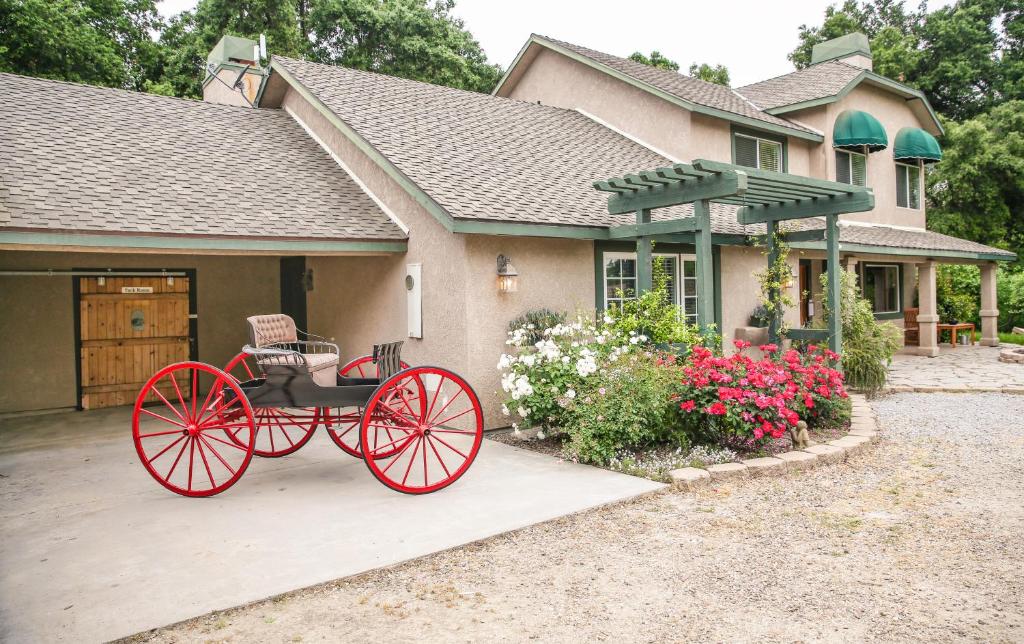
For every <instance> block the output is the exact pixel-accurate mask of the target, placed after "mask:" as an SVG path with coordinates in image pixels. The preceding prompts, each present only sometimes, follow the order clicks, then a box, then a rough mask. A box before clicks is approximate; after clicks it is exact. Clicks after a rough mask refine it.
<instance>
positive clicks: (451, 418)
mask: <svg viewBox="0 0 1024 644" xmlns="http://www.w3.org/2000/svg"><path fill="white" fill-rule="evenodd" d="M471 411H475V410H474V409H473V408H472V407H470V408H469V409H467V410H466V411H463V412H459V413H457V414H455V415H454V416H449V417H448V418H445V419H444V420H439V421H437V422H436V423H433V422H432V423H430V425H431V426H432V427H433V426H440V427H444V424H445V423H447V422H449V421H452V420H455V419H456V418H459V417H460V416H465V415H466V414H468V413H469V412H471Z"/></svg>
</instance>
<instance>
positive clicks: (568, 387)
mask: <svg viewBox="0 0 1024 644" xmlns="http://www.w3.org/2000/svg"><path fill="white" fill-rule="evenodd" d="M611 322H612V319H611V318H607V317H606V318H602V319H601V320H599V321H595V320H594V319H593V318H591V317H589V316H587V315H585V314H582V313H581V314H577V316H576V318H575V319H574V320H572V321H567V322H564V323H560V324H556V325H554V326H553V327H551V328H548V329H537V328H536V327H535V325H534V324H532V323H529V324H526V325H524V326H520V327H518V328H514V329H512V330H511V331H509V332H508V340H506V342H505V344H506V345H508V347H509V350H508V352H507V353H504V354H502V356H501V359H500V360H499V361H498V369H499V370H500V371H501V388H502V390H503V391H504V392H505V394H506V396H507V398H506V400H505V403H504V404H503V405H502V413H504V414H505V415H506V416H514V420H513V422H512V427H513V429H514V430H515V431H516V432H517V433H518V432H519V428H520V426H525V427H535V426H539V427H540V428H541V431H540V433H539V434H538V437H539V438H543V437H544V436H545V432H551V431H556V430H557V429H558V428H560V427H562V425H563V422H562V421H563V419H564V417H565V414H566V410H567V408H568V407H570V405H571V404H572V401H573V400H574V399H575V398H576V396H577V394H578V392H579V391H581V390H583V389H584V388H586V383H587V382H588V381H589V380H591V379H593V378H594V377H595V376H596V375H597V374H599V373H600V372H602V371H603V370H605V369H607V368H608V366H609V365H613V364H615V363H616V362H618V361H619V360H621V359H622V358H623V356H625V355H627V354H629V353H630V352H635V350H636V348H637V346H638V345H641V344H643V343H645V342H647V338H646V337H644V336H643V335H641V334H638V333H636V332H632V333H625V332H622V331H619V330H617V329H616V328H615V327H614V326H612V325H611ZM536 337H540V340H537V341H536V342H533V343H531V340H532V339H534V338H536Z"/></svg>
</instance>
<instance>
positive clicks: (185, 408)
mask: <svg viewBox="0 0 1024 644" xmlns="http://www.w3.org/2000/svg"><path fill="white" fill-rule="evenodd" d="M167 375H168V376H170V377H171V384H172V385H174V391H175V392H176V393H177V394H178V402H180V403H181V411H183V412H185V416H187V418H185V422H189V421H191V420H192V416H189V414H188V405H186V404H185V397H184V396H182V395H181V387H179V386H178V379H177V378H175V377H174V372H173V371H171V372H170V373H168V374H167ZM183 418H184V417H183Z"/></svg>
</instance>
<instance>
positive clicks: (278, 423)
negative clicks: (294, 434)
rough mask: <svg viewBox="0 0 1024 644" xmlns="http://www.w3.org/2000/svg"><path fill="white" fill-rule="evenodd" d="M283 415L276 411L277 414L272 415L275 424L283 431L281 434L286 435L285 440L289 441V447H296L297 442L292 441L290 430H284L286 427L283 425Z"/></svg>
mask: <svg viewBox="0 0 1024 644" xmlns="http://www.w3.org/2000/svg"><path fill="white" fill-rule="evenodd" d="M282 414H283V412H281V411H276V412H274V413H272V414H271V417H272V418H273V419H274V422H275V423H277V427H278V428H279V429H280V430H281V433H282V434H283V435H284V439H285V440H286V441H288V444H289V445H291V446H292V447H295V441H293V440H292V439H291V437H290V436H289V435H288V430H286V429H285V428H284V425H282V424H281V415H282ZM271 448H273V443H271Z"/></svg>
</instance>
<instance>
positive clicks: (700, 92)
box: [536, 36, 821, 134]
mask: <svg viewBox="0 0 1024 644" xmlns="http://www.w3.org/2000/svg"><path fill="white" fill-rule="evenodd" d="M536 37H537V38H538V39H540V40H543V41H548V42H550V43H553V44H555V45H557V46H559V47H563V48H565V49H568V50H570V51H572V52H574V53H576V54H579V55H580V56H585V57H586V58H589V59H591V60H593V61H595V62H597V63H600V64H602V65H605V66H607V67H610V68H612V69H614V70H616V71H618V72H620V73H622V74H626V75H627V76H630V77H632V78H634V79H636V80H639V81H641V82H644V83H647V84H648V85H650V86H652V87H654V88H656V89H659V90H661V91H663V92H666V93H668V94H671V95H673V96H675V97H677V98H680V99H683V100H685V101H689V102H691V103H696V104H698V105H703V106H704V107H710V108H713V109H716V110H722V111H724V112H730V113H732V114H736V115H737V116H743V117H746V118H750V119H754V120H757V121H761V122H763V123H765V124H768V125H775V126H779V127H784V128H787V129H791V130H797V131H800V132H808V133H814V134H821V133H820V132H816V131H814V130H812V129H810V128H808V127H806V126H804V125H800V124H798V123H794V122H793V121H789V120H786V119H783V118H779V117H778V116H772V115H771V114H767V113H765V112H763V111H761V109H764V106H760V108H761V109H759V107H758V106H756V105H751V104H750V101H748V100H747V98H746V97H744V96H741V95H739V94H737V93H736V92H735V91H734V90H732V89H730V88H728V87H725V86H724V85H718V84H716V83H709V82H707V81H703V80H701V79H699V78H693V77H692V76H686V75H684V74H680V73H679V72H674V71H672V70H669V69H659V68H657V67H651V66H650V65H644V64H643V63H638V62H636V61H632V60H629V59H628V58H619V57H618V56H612V55H611V54H605V53H603V52H600V51H595V50H593V49H589V48H587V47H581V46H579V45H574V44H572V43H568V42H565V41H561V40H555V39H554V38H548V37H547V36H536Z"/></svg>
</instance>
